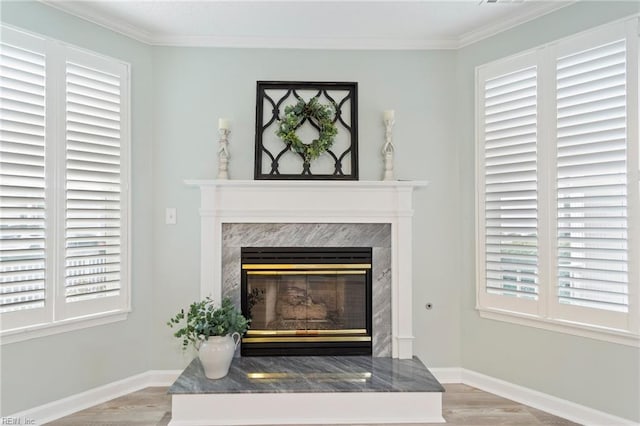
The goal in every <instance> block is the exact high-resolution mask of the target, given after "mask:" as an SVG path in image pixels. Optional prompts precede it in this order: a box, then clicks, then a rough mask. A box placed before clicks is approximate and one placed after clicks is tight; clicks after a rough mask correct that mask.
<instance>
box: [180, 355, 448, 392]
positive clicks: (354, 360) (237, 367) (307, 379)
mask: <svg viewBox="0 0 640 426" xmlns="http://www.w3.org/2000/svg"><path fill="white" fill-rule="evenodd" d="M316 392H317V393H321V392H444V388H443V387H442V385H441V384H440V383H439V382H438V381H437V380H436V378H435V377H433V375H432V374H431V373H430V372H429V370H428V369H427V368H426V367H425V366H424V364H423V363H422V362H421V361H420V360H419V359H418V358H417V357H413V359H394V358H373V357H368V356H342V357H338V356H323V357H320V356H302V357H240V358H234V360H233V363H232V364H231V368H230V370H229V374H228V375H227V376H226V377H224V378H222V379H218V380H211V379H207V378H206V377H205V375H204V372H203V370H202V364H201V363H200V360H199V359H198V358H195V359H194V360H193V361H192V362H191V364H189V366H188V367H187V368H186V370H185V371H183V372H182V374H181V375H180V377H178V379H177V380H176V381H175V383H174V384H173V385H172V386H171V387H170V388H169V393H170V394H173V395H180V394H216V393H227V394H229V393H230V394H233V393H316Z"/></svg>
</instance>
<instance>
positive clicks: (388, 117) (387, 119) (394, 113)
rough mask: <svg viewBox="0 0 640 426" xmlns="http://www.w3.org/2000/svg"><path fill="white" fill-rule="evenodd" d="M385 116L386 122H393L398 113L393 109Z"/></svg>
mask: <svg viewBox="0 0 640 426" xmlns="http://www.w3.org/2000/svg"><path fill="white" fill-rule="evenodd" d="M383 114H384V121H391V120H393V119H394V118H395V116H396V112H395V111H394V110H392V109H388V110H386V111H385V112H384V113H383Z"/></svg>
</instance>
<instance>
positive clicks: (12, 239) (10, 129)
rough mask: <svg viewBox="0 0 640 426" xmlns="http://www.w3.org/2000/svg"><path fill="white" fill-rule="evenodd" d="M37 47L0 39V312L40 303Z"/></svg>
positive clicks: (43, 238)
mask: <svg viewBox="0 0 640 426" xmlns="http://www.w3.org/2000/svg"><path fill="white" fill-rule="evenodd" d="M21 41H23V42H24V43H20V42H21ZM16 42H17V43H16ZM17 44H25V45H26V47H25V48H22V47H19V46H18V45H17ZM43 47H44V45H43V43H42V42H41V40H38V39H30V38H24V39H22V38H21V37H17V39H16V37H3V41H2V42H1V43H0V99H1V101H0V102H1V103H0V135H1V136H0V144H1V145H0V179H1V181H0V205H1V208H0V313H10V312H13V313H18V311H26V310H29V311H30V310H34V309H35V310H42V309H43V308H44V307H45V298H46V292H47V289H46V284H45V282H46V267H47V256H46V249H47V247H48V244H47V235H46V217H47V211H46V205H45V200H46V197H45V190H46V181H45V78H46V75H45V56H44V54H43V52H42V51H43ZM15 316H16V315H9V316H7V318H5V319H4V320H5V321H8V322H10V323H11V322H13V321H12V319H13V318H9V317H15ZM35 319H36V321H34V322H38V321H39V320H40V317H39V316H36V317H35ZM29 322H30V321H25V322H24V323H29Z"/></svg>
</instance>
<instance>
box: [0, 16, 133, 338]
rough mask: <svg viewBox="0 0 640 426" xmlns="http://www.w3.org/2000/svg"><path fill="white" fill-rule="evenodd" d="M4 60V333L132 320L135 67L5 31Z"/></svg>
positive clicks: (0, 50)
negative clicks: (112, 318) (127, 315)
mask: <svg viewBox="0 0 640 426" xmlns="http://www.w3.org/2000/svg"><path fill="white" fill-rule="evenodd" d="M13 41H15V43H14V42H13ZM34 46H36V47H35V48H34ZM0 60H1V62H0V71H1V72H0V91H1V92H0V93H1V98H0V101H1V104H0V123H1V125H2V127H1V128H0V134H1V135H2V139H1V154H2V157H1V158H0V166H1V168H0V177H1V178H2V181H1V182H0V197H1V201H2V206H1V209H0V214H1V216H0V219H1V223H0V272H1V281H0V315H2V317H1V320H2V321H1V323H2V331H3V334H4V332H5V331H7V335H15V334H16V333H19V332H20V330H21V328H24V327H25V326H32V327H33V326H37V327H48V326H51V325H54V324H58V323H64V322H66V321H68V320H78V319H80V318H89V317H91V318H93V317H96V316H100V315H104V314H113V313H118V312H125V311H126V310H127V309H128V297H129V280H128V278H129V273H128V270H129V265H128V232H127V230H128V179H129V177H128V167H129V163H128V153H129V148H128V135H129V124H128V115H129V109H128V108H129V107H128V105H129V104H128V102H129V87H128V84H129V80H128V73H129V71H128V66H127V65H126V64H123V63H120V62H117V61H114V60H112V59H109V58H104V57H101V56H97V55H94V54H92V53H89V52H86V51H83V50H79V49H76V48H73V47H71V46H67V45H64V44H62V43H60V42H55V41H49V40H46V39H44V38H40V37H36V36H31V35H28V34H26V33H22V32H20V31H17V30H13V29H9V28H7V27H2V42H1V43H0ZM49 111H53V113H48V114H45V113H46V112H49Z"/></svg>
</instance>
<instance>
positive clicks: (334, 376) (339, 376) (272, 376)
mask: <svg viewBox="0 0 640 426" xmlns="http://www.w3.org/2000/svg"><path fill="white" fill-rule="evenodd" d="M372 376H373V374H371V372H370V371H364V372H362V373H247V378H248V379H254V380H256V379H257V380H276V379H311V380H318V379H319V380H357V381H362V380H366V379H370V378H371V377H372Z"/></svg>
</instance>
